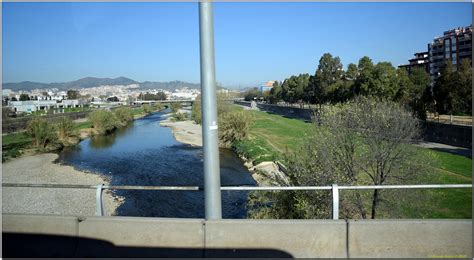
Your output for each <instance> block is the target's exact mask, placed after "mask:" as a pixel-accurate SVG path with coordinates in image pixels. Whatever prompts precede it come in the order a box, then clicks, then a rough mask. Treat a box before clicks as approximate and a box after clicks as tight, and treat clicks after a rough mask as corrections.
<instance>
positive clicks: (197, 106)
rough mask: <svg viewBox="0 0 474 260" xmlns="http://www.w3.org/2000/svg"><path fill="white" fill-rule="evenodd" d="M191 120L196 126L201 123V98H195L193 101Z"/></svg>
mask: <svg viewBox="0 0 474 260" xmlns="http://www.w3.org/2000/svg"><path fill="white" fill-rule="evenodd" d="M191 118H192V119H193V120H194V122H195V123H196V124H198V125H200V124H201V123H202V115H201V96H197V97H196V98H195V99H194V103H193V108H192V110H191Z"/></svg>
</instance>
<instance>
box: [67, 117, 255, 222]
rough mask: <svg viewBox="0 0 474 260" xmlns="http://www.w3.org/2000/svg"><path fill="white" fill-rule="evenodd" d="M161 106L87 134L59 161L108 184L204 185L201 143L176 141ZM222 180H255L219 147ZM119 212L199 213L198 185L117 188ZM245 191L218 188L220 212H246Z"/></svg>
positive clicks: (230, 215) (201, 203)
mask: <svg viewBox="0 0 474 260" xmlns="http://www.w3.org/2000/svg"><path fill="white" fill-rule="evenodd" d="M165 113H166V111H165V112H158V113H154V114H151V115H149V116H146V117H144V118H141V119H138V120H135V121H134V122H133V124H132V125H130V126H129V127H126V128H122V129H119V130H118V131H116V132H114V133H113V134H110V135H107V136H94V137H92V138H88V139H86V140H84V141H82V142H81V143H79V144H78V145H76V146H74V147H70V148H67V149H65V150H63V151H62V152H61V153H60V157H59V160H60V162H61V163H64V164H69V165H73V166H74V167H76V168H77V169H80V170H86V171H90V172H95V173H99V174H102V175H105V176H107V177H108V178H110V180H111V184H112V185H145V186H146V185H148V186H150V185H155V186H160V185H161V186H170V185H176V186H203V182H204V179H203V178H204V177H203V162H202V156H203V154H202V148H198V147H192V146H189V145H186V144H182V143H179V142H178V141H176V140H175V139H174V137H173V134H172V132H171V128H168V127H162V126H160V121H161V120H164V119H165V117H164V114H165ZM220 169H221V184H222V185H255V181H254V180H253V178H252V177H251V175H250V173H249V172H248V170H247V168H245V167H244V166H243V164H242V161H241V160H240V159H239V158H238V157H237V156H236V155H235V154H234V153H233V152H232V151H230V150H227V149H221V150H220ZM115 193H116V194H117V195H119V196H123V197H124V198H125V203H124V204H123V205H122V206H120V207H119V208H118V210H117V215H121V216H146V217H179V218H203V217H204V197H203V192H202V191H116V192H115ZM246 199H247V192H236V191H225V192H222V215H223V218H245V217H246V214H247V211H246V208H245V204H246Z"/></svg>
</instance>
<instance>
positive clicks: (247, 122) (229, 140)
mask: <svg viewBox="0 0 474 260" xmlns="http://www.w3.org/2000/svg"><path fill="white" fill-rule="evenodd" d="M252 122H253V118H252V117H251V116H250V115H249V114H247V113H245V112H244V111H229V112H226V113H223V114H220V115H219V140H220V143H221V145H223V146H225V147H229V146H232V145H233V144H234V143H235V142H238V141H242V140H244V139H246V138H247V136H248V134H249V131H250V126H251V125H252Z"/></svg>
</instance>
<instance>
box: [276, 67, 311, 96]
mask: <svg viewBox="0 0 474 260" xmlns="http://www.w3.org/2000/svg"><path fill="white" fill-rule="evenodd" d="M309 78H310V76H309V74H307V73H305V74H299V75H298V76H291V77H290V78H288V79H285V81H283V84H282V86H281V89H282V99H283V100H284V101H285V102H288V103H297V102H300V101H302V100H304V99H305V97H306V95H305V94H306V93H305V91H306V89H307V88H308V84H309Z"/></svg>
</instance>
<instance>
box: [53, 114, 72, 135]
mask: <svg viewBox="0 0 474 260" xmlns="http://www.w3.org/2000/svg"><path fill="white" fill-rule="evenodd" d="M56 128H57V130H58V137H59V139H60V140H65V139H66V138H68V137H71V136H73V135H74V123H73V122H72V120H71V119H70V118H69V117H61V119H59V121H58V122H57V123H56Z"/></svg>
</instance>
